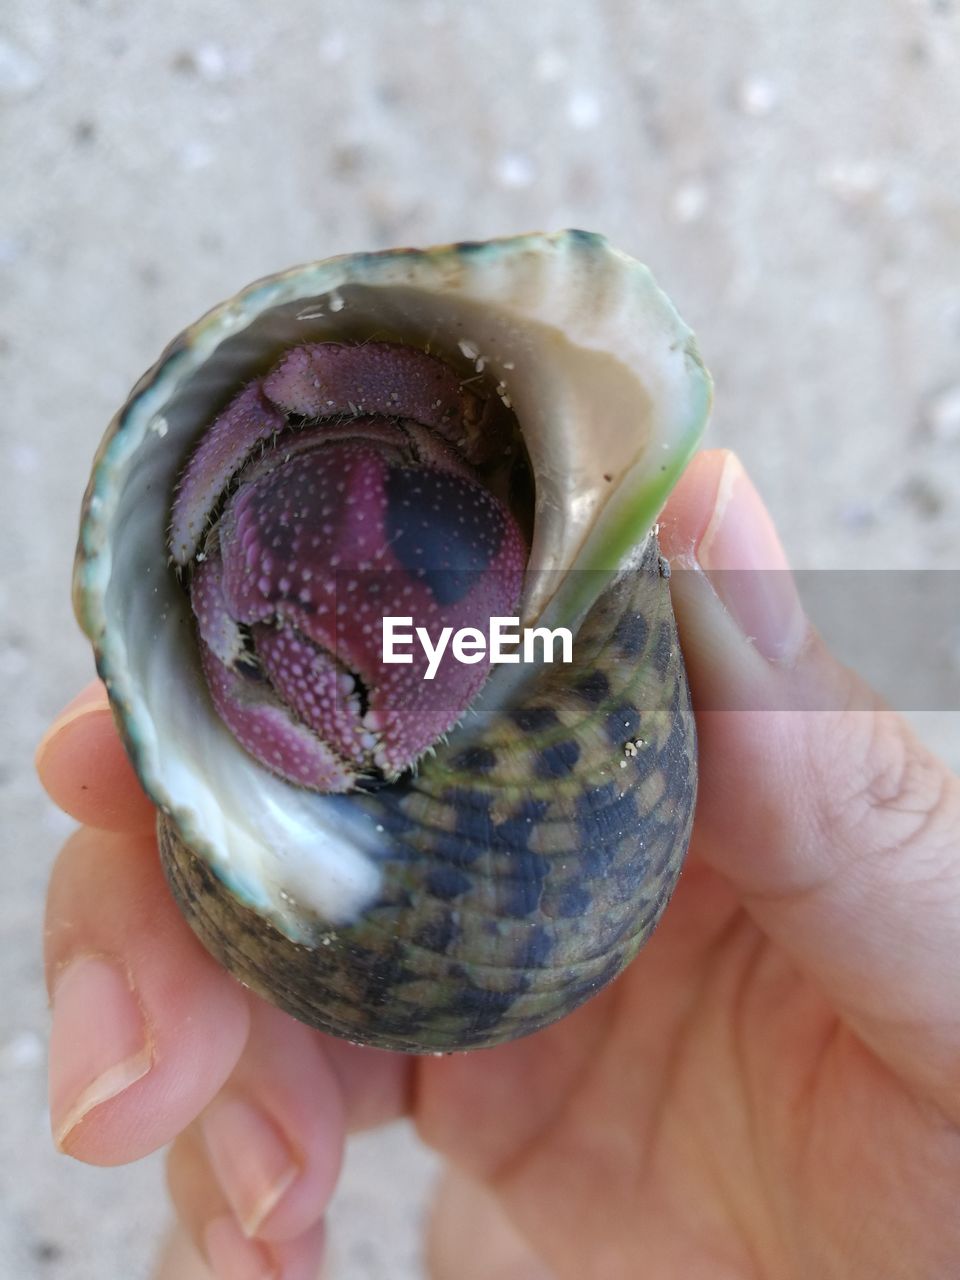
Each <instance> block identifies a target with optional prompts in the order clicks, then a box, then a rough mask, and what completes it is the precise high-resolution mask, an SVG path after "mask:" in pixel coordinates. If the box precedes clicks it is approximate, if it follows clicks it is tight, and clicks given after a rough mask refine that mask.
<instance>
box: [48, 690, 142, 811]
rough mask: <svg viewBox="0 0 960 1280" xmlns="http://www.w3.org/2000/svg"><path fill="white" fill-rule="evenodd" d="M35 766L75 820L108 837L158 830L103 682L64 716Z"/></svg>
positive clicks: (54, 726)
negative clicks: (116, 722)
mask: <svg viewBox="0 0 960 1280" xmlns="http://www.w3.org/2000/svg"><path fill="white" fill-rule="evenodd" d="M35 763H36V769H37V774H38V775H39V778H40V781H41V783H42V784H43V787H44V789H45V791H46V792H47V794H48V795H49V796H50V798H51V799H52V800H53V802H54V804H56V805H58V806H59V807H60V808H61V809H63V810H64V812H66V813H68V814H69V815H70V816H71V818H76V820H77V821H78V822H82V823H83V824H84V825H86V826H91V827H102V828H103V829H104V830H107V831H149V830H152V828H153V824H154V822H155V820H156V811H155V809H154V807H153V805H152V804H151V803H150V800H149V798H148V797H147V796H146V794H145V793H144V791H143V789H142V787H141V786H140V783H139V781H138V780H137V775H136V774H135V773H134V771H133V767H132V765H131V764H130V761H129V760H128V759H127V753H126V751H125V750H124V748H123V743H122V742H121V741H120V736H119V734H118V733H117V730H116V726H115V725H114V723H113V714H112V712H111V711H110V704H109V703H108V701H107V691H106V689H105V688H104V687H103V684H102V683H101V682H100V681H99V680H95V681H94V682H93V683H92V684H89V685H88V686H87V687H86V688H85V689H84V690H83V691H82V692H81V693H79V694H78V695H77V697H76V698H74V699H73V701H72V702H70V703H68V704H67V706H66V707H64V709H63V711H61V712H60V714H59V715H58V716H57V718H56V720H54V722H53V724H52V725H51V726H50V728H49V729H48V730H47V732H46V733H45V734H44V736H43V738H42V739H41V741H40V745H39V746H38V747H37V753H36V761H35Z"/></svg>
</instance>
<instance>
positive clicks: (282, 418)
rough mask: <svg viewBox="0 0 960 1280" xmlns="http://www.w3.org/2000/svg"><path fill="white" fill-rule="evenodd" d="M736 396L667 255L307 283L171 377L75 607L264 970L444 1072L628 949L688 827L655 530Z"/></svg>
mask: <svg viewBox="0 0 960 1280" xmlns="http://www.w3.org/2000/svg"><path fill="white" fill-rule="evenodd" d="M709 403H710V379H709V376H708V375H707V373H706V371H705V370H704V368H703V365H702V363H701V361H700V358H699V356H698V354H697V349H696V346H695V344H694V341H693V337H692V335H691V333H690V331H689V330H688V329H687V328H686V327H685V326H684V324H683V323H682V322H681V320H680V319H679V317H678V316H677V314H676V312H675V311H674V309H673V307H672V306H671V304H670V302H669V301H668V300H667V298H666V297H665V296H664V295H663V293H661V292H660V290H659V289H658V288H657V287H656V285H655V284H654V282H653V280H652V279H651V276H650V274H649V272H648V271H647V270H646V268H645V267H643V266H641V265H640V264H639V263H637V262H635V261H633V260H632V259H631V258H629V257H627V256H626V255H625V254H623V253H620V252H618V251H617V250H615V249H613V248H611V247H610V246H609V245H608V243H607V242H606V241H605V240H604V239H603V238H602V237H600V236H597V235H593V234H588V233H585V232H579V231H568V232H564V233H559V234H553V235H527V236H519V237H514V238H511V239H504V240H494V241H490V242H486V243H461V244H454V245H448V246H443V247H440V248H434V249H428V250H423V251H420V250H400V251H388V252H379V253H369V254H356V255H350V256H345V257H339V258H333V259H330V260H327V261H324V262H318V263H313V264H310V265H308V266H304V267H298V268H296V269H293V270H290V271H287V272H284V273H282V274H279V275H275V276H272V277H270V278H268V279H266V280H262V281H259V282H258V283H256V284H253V285H251V286H250V287H249V288H247V289H245V290H243V291H242V292H241V293H239V294H238V295H237V296H236V297H235V298H233V299H232V300H231V301H229V302H226V303H224V304H223V305H222V306H219V307H217V308H216V309H215V310H213V311H211V312H210V313H209V314H208V315H206V316H205V317H204V318H203V319H201V320H199V321H198V322H197V323H196V324H195V325H193V326H192V327H191V328H189V329H188V330H186V332H184V333H183V334H181V336H180V337H178V338H177V339H176V340H175V341H174V342H173V343H172V344H171V345H170V346H169V347H168V348H167V350H166V351H165V352H164V353H163V355H162V356H161V357H160V359H159V361H158V363H157V364H156V365H155V366H154V368H153V369H151V370H150V372H149V373H147V374H146V375H145V376H144V378H142V379H141V381H140V382H139V383H138V384H137V386H136V387H135V388H134V389H133V391H132V393H131V395H130V397H129V399H128V400H127V402H126V404H125V405H124V406H123V408H122V409H121V410H120V412H119V413H118V415H117V416H116V418H115V419H114V421H113V423H112V424H111V425H110V427H109V429H108V431H107V434H106V437H105V439H104V441H103V443H102V445H101V447H100V450H99V453H98V455H97V458H96V460H95V464H94V468H93V473H92V476H91V478H90V482H89V485H88V488H87V492H86V496H85V500H84V505H83V513H82V523H81V532H80V540H79V546H78V551H77V558H76V568H75V577H74V601H75V609H76V613H77V616H78V618H79V620H80V624H81V626H82V627H83V629H84V631H85V632H86V634H87V635H88V637H89V638H90V640H91V641H92V643H93V646H94V650H95V653H96V659H97V665H98V669H99V671H100V674H101V676H102V677H103V679H104V681H105V682H106V686H107V689H108V691H109V695H110V699H111V704H112V707H113V710H114V714H115V717H116V720H117V724H118V726H119V729H120V732H121V734H122V736H123V739H124V742H125V745H126V748H127V750H128V752H129V754H130V757H131V759H132V761H133V763H134V766H135V768H136V770H137V773H138V775H139V777H140V779H141V781H142V784H143V786H144V788H145V790H146V791H147V793H148V794H149V795H150V797H151V798H152V800H153V801H154V802H155V804H156V806H157V811H158V835H159V847H160V854H161V857H162V860H163V864H164V868H165V871H166V875H167V878H168V880H169V883H170V886H171V888H172V891H173V893H174V895H175V897H176V899H177V901H178V902H179V904H180V906H181V908H182V909H183V911H184V913H185V915H186V917H187V919H188V920H189V922H190V924H191V925H192V927H193V929H194V930H195V931H196V933H197V934H198V935H199V937H200V938H201V940H202V941H203V943H204V944H205V945H206V946H207V948H208V949H209V950H210V951H211V952H212V953H213V954H214V955H215V956H216V957H217V958H219V960H221V961H222V963H223V964H225V965H226V966H227V967H228V968H229V969H230V970H231V971H232V972H233V973H234V974H235V975H236V976H237V977H238V978H239V979H241V980H242V981H243V982H244V983H246V984H248V985H249V986H250V987H252V988H253V989H254V990H256V991H257V992H259V993H261V994H262V995H264V996H266V997H267V998H268V999H269V1000H271V1001H273V1002H274V1003H276V1004H277V1005H279V1006H280V1007H281V1008H283V1009H285V1010H287V1011H288V1012H289V1013H291V1014H293V1015H294V1016H295V1017H297V1018H299V1019H301V1020H303V1021H304V1022H307V1023H309V1024H311V1025H313V1026H315V1027H318V1028H321V1029H322V1030H325V1031H328V1032H331V1033H334V1034H336V1035H339V1036H342V1037H345V1038H347V1039H350V1040H353V1041H357V1042H362V1043H366V1044H371V1045H378V1046H381V1047H386V1048H392V1049H400V1050H406V1051H412V1052H443V1051H449V1050H454V1049H468V1048H474V1047H481V1046H487V1045H492V1044H496V1043H498V1042H501V1041H504V1040H509V1039H511V1038H513V1037H516V1036H519V1035H523V1034H526V1033H528V1032H531V1031H534V1030H536V1029H538V1028H540V1027H543V1026H545V1025H546V1024H548V1023H550V1022H552V1021H553V1020H555V1019H556V1018H559V1017H560V1016H561V1015H563V1014H564V1013H566V1012H568V1011H570V1010H571V1009H573V1008H575V1007H576V1006H577V1005H579V1004H580V1003H581V1002H583V1001H584V1000H586V999H587V998H588V997H589V996H591V995H592V994H593V993H595V992H597V991H599V990H600V988H601V987H603V986H604V984H605V983H607V982H608V981H610V980H611V979H612V978H613V977H615V976H616V974H618V973H619V972H620V971H621V970H622V969H623V967H624V966H625V965H626V964H627V963H628V962H629V961H630V960H631V959H632V957H633V956H634V955H635V953H636V952H637V950H638V949H639V947H640V946H641V945H642V943H643V942H644V940H645V939H646V938H647V936H648V935H649V933H650V931H651V930H652V929H653V927H654V925H655V923H656V921H657V920H658V918H659V916H660V914H661V912H662V911H663V909H664V907H665V905H666V902H667V899H668V898H669V896H670V893H671V891H672V889H673V887H674V884H675V882H676V879H677V876H678V874H679V870H680V866H681V862H682V859H683V856H684V853H685V850H686V846H687V843H688V839H689V834H690V827H691V822H692V811H693V803H694V797H695V790H696V751H695V730H694V721H693V716H692V713H691V708H690V700H689V694H688V690H687V684H686V678H685V674H684V668H683V661H682V657H681V654H680V650H679V646H678V643H677V636H676V628H675V623H674V619H673V614H672V611H671V606H670V593H669V582H668V580H667V578H668V573H669V570H668V566H667V565H666V564H665V562H664V561H662V559H661V557H660V555H659V552H658V547H657V542H656V531H655V521H656V517H657V514H658V512H659V510H660V508H661V506H662V505H663V502H664V500H665V498H666V496H667V494H668V493H669V491H670V489H671V487H672V485H673V484H674V482H675V481H676V479H677V477H678V476H679V475H680V473H681V471H682V470H683V467H684V465H685V464H686V462H687V460H688V458H689V456H690V454H691V452H692V450H693V449H694V447H695V445H696V442H697V440H698V438H699V435H700V433H701V431H702V428H703V426H704V423H705V421H706V417H707V414H708V411H709ZM388 619H389V627H390V628H392V629H393V630H392V631H391V633H390V636H389V637H388V635H387V628H388ZM504 620H506V621H507V622H509V623H511V625H512V624H513V623H515V624H516V627H517V631H516V636H515V638H516V640H517V644H515V645H513V646H511V644H510V639H511V636H513V633H512V632H510V631H509V629H508V631H507V632H506V633H504V632H503V628H502V622H503V621H504ZM494 624H496V626H497V627H500V629H501V630H500V639H501V640H503V644H501V645H500V646H499V650H498V647H497V644H496V643H494V641H495V639H496V637H495V636H494ZM418 626H419V627H420V628H422V632H423V637H424V645H423V648H422V649H419V648H417V647H416V645H415V644H414V643H413V640H414V637H415V636H417V635H418V633H419V632H418ZM444 632H445V633H446V635H447V639H448V640H449V639H450V636H451V635H452V636H453V640H452V642H450V643H448V644H447V645H446V647H443V646H441V643H440V642H441V638H442V636H443V634H444ZM564 632H565V633H567V635H568V636H569V638H570V640H571V650H570V652H569V653H566V654H563V653H557V652H554V653H550V654H548V652H547V644H548V640H549V639H550V636H551V635H561V634H562V633H564ZM521 634H522V637H523V645H522V646H521V644H520V638H521ZM531 634H532V635H533V638H534V643H533V644H532V645H531V647H530V652H528V651H527V647H526V638H527V636H528V635H531ZM388 638H392V642H393V643H394V644H395V647H394V649H393V650H392V656H393V658H394V661H393V662H392V663H390V662H388V661H386V660H385V659H386V657H387V650H386V648H385V647H384V646H385V644H386V641H387V639H388ZM398 638H403V639H405V640H407V641H408V642H409V643H408V644H407V646H406V648H405V649H402V646H399V644H398V643H397V642H398ZM487 641H489V642H490V647H486V642H487ZM441 649H442V652H441ZM431 655H432V656H431ZM496 657H498V658H499V661H494V660H493V659H494V658H496ZM550 658H552V659H553V660H552V661H551V660H550ZM431 667H432V672H431Z"/></svg>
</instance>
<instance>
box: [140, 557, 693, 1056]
mask: <svg viewBox="0 0 960 1280" xmlns="http://www.w3.org/2000/svg"><path fill="white" fill-rule="evenodd" d="M574 657H575V663H574V665H573V666H553V667H542V668H541V671H540V674H539V675H538V676H537V677H536V678H535V679H533V680H532V681H530V682H529V683H528V684H527V685H525V686H524V688H523V692H522V695H521V696H520V697H519V698H518V699H517V701H516V702H515V704H514V705H512V706H511V707H509V708H508V709H505V710H503V711H502V712H501V713H500V714H499V715H498V716H497V717H496V718H495V720H494V722H493V723H491V724H488V725H485V726H483V727H478V728H477V729H476V730H475V731H474V732H473V733H472V734H471V735H470V737H469V740H468V741H466V742H465V741H464V738H463V736H458V739H457V742H456V745H455V746H451V747H441V748H440V749H439V750H438V751H437V753H436V754H435V755H433V756H432V757H429V758H428V759H427V760H426V761H425V762H424V764H423V766H422V767H421V769H420V770H419V772H418V774H417V775H416V776H415V777H413V778H411V779H410V780H408V781H406V782H404V783H402V784H400V785H397V786H394V787H392V788H388V789H386V790H384V791H382V792H379V793H376V794H374V795H371V796H363V797H359V796H355V797H351V798H350V801H349V802H350V803H352V804H354V805H359V806H362V807H364V808H366V809H367V810H369V811H370V812H371V814H372V815H373V816H374V817H375V818H376V820H377V822H378V824H379V826H380V827H382V829H383V830H382V849H381V852H380V860H381V870H382V873H383V878H382V891H381V893H380V896H379V899H378V901H377V902H376V903H375V904H374V905H373V906H372V907H371V908H369V909H368V910H367V911H366V913H365V914H364V917H363V919H362V920H361V922H360V923H358V924H354V925H351V926H348V927H344V928H338V929H331V928H330V927H329V926H328V925H326V924H325V923H324V922H323V921H322V920H319V919H318V920H316V922H315V933H314V936H313V937H312V938H310V939H309V940H308V943H307V945H304V944H298V943H296V942H292V941H290V939H288V938H287V937H286V936H285V935H284V934H282V933H281V932H279V930H277V929H276V928H274V927H273V926H272V925H270V924H269V923H268V922H266V921H265V920H264V919H263V918H262V916H260V915H259V914H257V913H256V912H255V911H252V910H251V909H250V908H249V907H245V906H244V905H243V904H242V902H241V901H240V900H239V899H238V898H237V897H236V896H235V895H234V894H233V893H231V892H230V891H229V889H227V888H226V887H225V886H224V885H223V884H222V883H221V882H220V881H219V880H218V879H217V877H216V875H215V873H214V872H213V871H212V870H211V869H210V867H209V866H208V865H207V864H206V863H205V862H204V861H202V860H201V859H200V858H198V857H197V856H196V855H195V854H193V853H192V852H191V851H190V850H189V849H188V848H187V846H186V845H184V844H183V843H182V841H180V839H179V838H178V837H177V835H176V832H175V830H174V828H173V826H172V825H171V824H170V823H169V822H167V821H166V820H165V819H163V818H161V820H160V825H159V831H160V847H161V850H162V854H163V860H164V866H165V869H166V872H167V876H168V878H169V881H170V884H171V887H172V888H173V891H174V894H175V895H176V897H177V898H178V900H179V902H180V905H181V907H182V908H183V910H184V912H185V914H186V916H187V918H188V919H189V921H190V923H191V925H192V926H193V928H194V929H195V930H196V932H197V933H198V935H199V936H200V938H201V939H202V941H203V942H204V945H205V946H206V947H207V948H208V949H209V950H210V951H212V952H213V954H214V955H215V956H216V957H217V958H218V959H219V960H220V961H221V962H222V963H223V964H225V965H226V966H227V968H229V969H230V970H232V972H233V973H235V974H236V975H237V977H239V978H240V979H241V980H242V981H244V982H246V983H247V984H248V985H249V986H251V987H252V988H253V989H254V990H256V991H258V992H260V993H261V994H262V995H264V996H266V997H267V998H268V999H270V1000H271V1001H273V1002H274V1003H275V1004H278V1005H280V1007H281V1008H283V1009H285V1010H286V1011H287V1012H288V1013H291V1014H293V1016H294V1017H296V1018H299V1019H300V1020H301V1021H303V1022H307V1023H309V1024H310V1025H311V1026H314V1027H318V1028H320V1029H321V1030H323V1031H328V1032H332V1033H334V1034H335V1035H339V1036H343V1037H346V1038H347V1039H349V1040H356V1041H362V1042H363V1043H366V1044H372V1045H377V1046H379V1047H381V1048H385V1049H401V1050H407V1051H434V1052H437V1051H443V1050H452V1049H468V1048H479V1047H483V1046H488V1045H494V1044H498V1043H500V1042H501V1041H505V1040H510V1039H513V1038H514V1037H516V1036H518V1035H523V1034H526V1033H528V1032H531V1031H536V1030H538V1029H539V1028H541V1027H544V1026H546V1025H547V1024H548V1023H550V1022H553V1021H554V1020H555V1019H557V1018H559V1017H561V1016H562V1015H563V1014H565V1013H568V1012H570V1010H571V1009H574V1008H576V1006H577V1005H579V1004H581V1003H582V1002H583V1001H584V1000H586V999H588V998H589V997H590V996H591V995H593V994H595V993H596V992H597V991H598V990H599V989H600V988H601V987H602V986H603V985H604V984H605V983H607V982H608V981H610V980H611V979H612V978H613V977H615V976H616V975H617V974H618V973H619V972H620V971H621V970H622V969H623V968H624V966H625V965H627V964H628V963H629V962H630V961H631V960H632V959H633V957H634V955H635V954H636V952H637V951H638V949H639V948H640V947H641V946H642V945H643V943H644V941H645V940H646V939H647V937H648V936H649V934H650V932H651V930H652V929H653V927H654V925H655V924H656V922H657V920H658V919H659V917H660V914H661V912H662V911H663V909H664V907H665V906H666V903H667V900H668V899H669V897H670V894H671V892H672V891H673V888H674V885H675V884H676V880H677V877H678V875H679V873H680V868H681V864H682V861H683V857H684V854H685V852H686V848H687V844H688V842H689V839H690V828H691V825H692V821H693V807H694V799H695V794H696V778H697V768H696V749H695V728H694V719H693V714H692V711H691V707H690V698H689V693H688V689H687V681H686V675H685V672H684V667H683V659H682V657H681V654H680V648H679V645H678V643H677V634H676V624H675V621H674V617H673V611H672V609H671V604H670V592H669V583H668V580H667V577H666V576H665V574H664V570H663V566H662V562H661V560H660V557H659V554H658V551H657V546H656V541H655V538H654V537H653V536H652V535H651V537H650V539H649V542H648V544H647V549H646V552H645V554H644V556H643V558H642V560H641V561H640V562H639V563H638V564H637V565H636V567H633V568H630V569H627V570H626V571H625V572H624V573H622V574H621V575H620V576H619V577H618V578H616V579H615V580H614V581H613V583H612V584H610V585H609V586H608V587H607V589H606V590H605V591H604V592H603V594H602V595H601V597H600V598H599V600H598V601H597V603H596V604H595V605H594V607H593V609H592V610H591V611H590V613H589V615H588V616H587V618H586V619H585V621H584V622H583V624H582V626H581V628H580V630H579V632H578V635H577V637H576V643H575V646H574Z"/></svg>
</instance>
